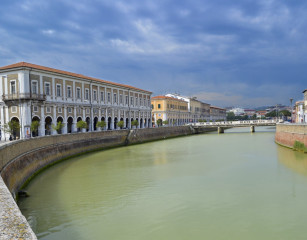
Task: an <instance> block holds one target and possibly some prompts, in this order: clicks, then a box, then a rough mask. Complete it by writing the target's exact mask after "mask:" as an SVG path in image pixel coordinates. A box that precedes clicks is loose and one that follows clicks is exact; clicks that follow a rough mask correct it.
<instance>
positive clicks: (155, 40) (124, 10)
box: [0, 0, 307, 107]
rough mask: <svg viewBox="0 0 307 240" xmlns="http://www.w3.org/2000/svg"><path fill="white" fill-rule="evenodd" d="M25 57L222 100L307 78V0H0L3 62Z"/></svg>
mask: <svg viewBox="0 0 307 240" xmlns="http://www.w3.org/2000/svg"><path fill="white" fill-rule="evenodd" d="M20 61H26V62H30V63H34V64H39V65H43V66H48V67H53V68H57V69H61V70H67V71H72V72H75V73H81V74H84V75H88V76H93V77H98V78H102V79H105V80H109V81H113V82H119V83H125V84H130V85H133V86H136V87H140V88H143V89H146V90H150V91H152V92H153V95H160V94H166V93H174V92H176V93H180V94H182V95H187V96H197V97H198V99H201V100H204V101H206V102H208V103H211V104H214V105H218V106H242V107H253V106H262V105H275V104H277V103H281V104H287V105H289V98H294V99H295V100H299V99H301V98H302V91H303V90H304V89H306V88H307V1H306V0H291V1H288V0H257V1H255V0H234V1H229V0H189V1H187V0H185V1H183V0H164V1H161V0H142V1H140V0H122V1H117V0H74V1H73V0H50V1H48V0H19V1H15V0H1V7H0V66H4V65H8V64H12V63H16V62H20Z"/></svg>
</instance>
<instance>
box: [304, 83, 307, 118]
mask: <svg viewBox="0 0 307 240" xmlns="http://www.w3.org/2000/svg"><path fill="white" fill-rule="evenodd" d="M303 94H304V122H305V123H307V89H305V90H304V91H303Z"/></svg>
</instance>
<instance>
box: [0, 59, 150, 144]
mask: <svg viewBox="0 0 307 240" xmlns="http://www.w3.org/2000/svg"><path fill="white" fill-rule="evenodd" d="M151 94H152V93H151V92H149V91H146V90H142V89H139V88H135V87H132V86H128V85H124V84H118V83H113V82H109V81H105V80H101V79H97V78H92V77H87V76H84V75H81V74H75V73H71V72H66V71H62V70H57V69H53V68H48V67H43V66H39V65H35V64H31V63H25V62H20V63H16V64H12V65H9V66H5V67H0V96H1V99H0V126H1V130H2V131H1V133H2V134H1V140H4V139H8V137H9V134H8V133H4V131H3V130H4V125H5V124H7V123H9V122H12V121H15V122H18V123H19V125H20V131H18V132H16V135H17V136H16V137H17V138H28V137H31V135H33V134H32V132H31V123H32V122H33V121H39V128H38V135H39V136H44V135H50V134H57V131H55V130H54V129H53V128H52V126H54V125H56V124H57V123H58V122H61V123H63V124H64V125H63V128H62V129H61V130H60V133H63V134H66V133H73V132H77V131H80V129H77V122H78V121H81V120H82V121H85V122H86V123H87V126H88V127H87V131H96V130H98V129H97V125H96V124H97V122H98V121H105V123H106V127H105V129H109V130H113V129H118V126H117V123H118V122H119V121H123V122H124V128H131V122H132V121H133V120H138V126H137V127H138V128H145V127H150V126H151Z"/></svg>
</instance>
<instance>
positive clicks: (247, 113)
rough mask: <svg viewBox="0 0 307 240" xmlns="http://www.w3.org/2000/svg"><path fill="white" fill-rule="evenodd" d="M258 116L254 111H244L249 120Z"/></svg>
mask: <svg viewBox="0 0 307 240" xmlns="http://www.w3.org/2000/svg"><path fill="white" fill-rule="evenodd" d="M255 114H256V110H254V109H244V115H247V116H248V117H249V118H251V117H253V116H254V115H255Z"/></svg>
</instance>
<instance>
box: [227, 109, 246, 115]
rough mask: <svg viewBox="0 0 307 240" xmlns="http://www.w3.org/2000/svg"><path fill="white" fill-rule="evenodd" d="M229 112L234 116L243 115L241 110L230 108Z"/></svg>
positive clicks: (243, 112)
mask: <svg viewBox="0 0 307 240" xmlns="http://www.w3.org/2000/svg"><path fill="white" fill-rule="evenodd" d="M229 112H233V113H234V114H235V116H243V115H245V111H244V109H243V108H232V109H230V110H229Z"/></svg>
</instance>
